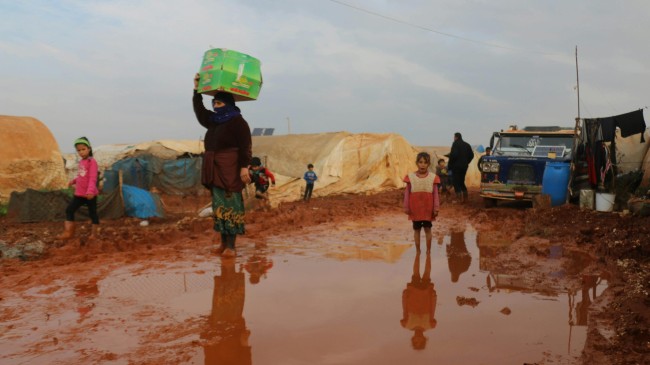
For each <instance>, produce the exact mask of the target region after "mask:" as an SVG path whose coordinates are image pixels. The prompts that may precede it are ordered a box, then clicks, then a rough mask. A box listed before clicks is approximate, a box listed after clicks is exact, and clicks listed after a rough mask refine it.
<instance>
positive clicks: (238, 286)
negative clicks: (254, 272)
mask: <svg viewBox="0 0 650 365" xmlns="http://www.w3.org/2000/svg"><path fill="white" fill-rule="evenodd" d="M244 288H245V283H244V272H243V270H240V271H239V272H238V271H237V269H236V267H235V260H234V259H223V260H221V276H215V277H214V292H213V295H212V311H211V312H210V317H209V319H208V329H207V330H206V331H204V332H203V333H202V334H201V338H202V339H205V340H207V344H206V345H205V346H204V348H203V349H204V353H205V364H206V365H216V364H242V365H243V364H252V358H251V347H250V346H249V345H248V337H249V336H250V331H249V330H248V329H247V328H246V321H245V320H244V317H243V313H244V296H245V295H244Z"/></svg>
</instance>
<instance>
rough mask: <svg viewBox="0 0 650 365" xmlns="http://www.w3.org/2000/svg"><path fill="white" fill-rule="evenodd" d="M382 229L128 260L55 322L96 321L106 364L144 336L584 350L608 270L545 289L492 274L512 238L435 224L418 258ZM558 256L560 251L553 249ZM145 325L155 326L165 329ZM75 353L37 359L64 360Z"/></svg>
mask: <svg viewBox="0 0 650 365" xmlns="http://www.w3.org/2000/svg"><path fill="white" fill-rule="evenodd" d="M382 225H383V223H381V222H377V224H374V223H371V224H367V223H364V224H363V225H359V224H357V223H354V222H351V223H349V224H347V225H343V226H340V227H337V228H336V229H334V230H324V229H323V230H320V231H314V232H310V233H308V234H305V235H302V236H289V237H284V238H275V239H273V240H272V241H271V242H270V243H269V244H268V246H265V247H263V248H255V249H253V248H249V249H245V250H242V252H240V253H241V256H240V257H237V259H230V260H225V259H224V260H220V259H218V258H215V257H210V258H209V261H202V262H201V261H199V262H176V263H174V264H173V265H166V266H162V267H160V268H158V269H155V270H151V269H149V270H141V269H139V268H138V267H136V266H133V267H126V268H123V269H121V270H119V271H116V272H114V273H113V274H112V275H111V276H109V277H107V278H104V279H102V280H99V281H98V282H97V283H96V286H95V285H90V286H88V287H85V286H82V287H77V288H75V289H74V294H72V293H67V295H74V296H75V298H77V302H78V303H79V304H78V306H77V307H76V308H74V309H73V310H70V311H69V312H65V313H61V314H60V315H59V316H58V322H51V323H50V325H49V329H50V330H55V328H52V327H56V323H58V325H59V326H61V325H63V326H78V325H80V324H81V323H83V322H84V321H91V320H92V321H95V323H98V324H97V325H94V327H95V329H94V330H93V331H89V332H87V333H84V334H83V335H81V336H80V338H79V342H80V344H82V345H81V346H82V347H85V348H86V349H85V350H83V351H99V352H103V353H106V354H109V356H106V358H105V361H104V362H102V363H107V364H121V363H124V364H126V363H132V362H129V361H127V359H126V358H125V357H122V356H121V355H122V354H129V353H130V354H131V355H129V357H130V358H131V360H133V359H134V356H135V357H136V358H137V355H133V352H134V351H135V352H137V351H142V350H138V348H139V347H142V345H146V344H147V342H150V343H164V345H165V346H171V345H170V344H173V343H174V342H175V341H176V342H178V341H187V342H192V343H194V344H195V346H193V347H192V349H191V350H190V354H189V356H186V357H185V358H184V359H183V361H182V362H181V363H183V364H206V365H208V364H210V365H213V364H214V365H216V364H398V363H407V364H408V363H412V364H422V363H437V364H503V365H507V364H517V365H521V364H523V363H526V362H528V363H533V362H535V361H539V360H541V359H547V360H553V361H554V362H555V363H561V362H562V361H567V360H569V359H571V358H575V357H578V356H580V352H581V350H582V348H583V346H584V341H585V336H586V324H587V309H588V307H589V305H590V303H591V301H593V299H594V298H595V297H597V296H599V295H600V294H601V293H602V291H603V290H604V288H605V287H606V281H605V280H602V279H600V278H598V277H589V278H585V280H584V282H585V286H584V287H583V289H582V290H581V291H579V292H576V293H567V292H566V291H561V290H558V288H552V287H550V288H549V287H546V288H537V287H534V286H533V285H530V284H528V283H526V282H525V280H522V279H520V278H518V277H517V276H512V275H503V274H500V273H499V272H494V271H491V270H490V261H489V258H490V257H491V256H493V255H495V254H496V253H497V252H498V251H499V250H501V249H503V248H504V247H506V246H507V245H508V244H509V242H508V241H507V240H505V239H503V238H501V237H500V235H499V234H498V233H495V232H482V233H481V234H477V232H476V231H474V230H473V229H472V228H471V227H470V226H467V227H466V228H465V230H464V231H460V232H437V234H436V237H434V242H433V245H432V246H433V247H432V250H431V253H430V254H426V253H425V251H424V243H423V247H422V248H423V250H422V253H421V254H416V252H415V250H414V248H413V245H412V243H409V242H410V241H411V240H412V237H411V236H412V233H411V231H410V230H405V229H402V228H400V229H399V230H397V229H395V230H390V229H385V228H383V229H380V228H379V227H381V226H382ZM384 227H385V226H384ZM477 236H478V237H477ZM558 255H559V256H562V255H563V253H562V252H561V250H559V251H558V250H557V249H555V250H553V249H552V250H551V252H550V253H549V257H548V258H544V259H549V260H552V259H554V258H557V257H559V256H558ZM575 262H576V265H582V264H583V260H580V259H576V260H575ZM571 271H572V270H571V268H568V269H567V271H566V272H559V273H556V275H570V274H571ZM61 295H65V290H63V289H62V291H61ZM84 298H86V300H84ZM39 320H40V321H42V320H43V319H39ZM62 321H63V322H62ZM138 322H140V323H143V322H146V323H151V324H154V323H155V324H156V327H155V328H156V329H157V330H156V331H158V333H149V332H150V330H148V329H146V326H145V329H142V328H139V326H138V324H137V323H138ZM62 323H63V324H62ZM75 323H76V324H75ZM35 325H36V324H35ZM165 326H168V328H170V333H172V332H173V335H171V336H169V337H170V338H166V337H165V331H164V328H166V327H165ZM179 327H181V328H185V330H182V331H180V332H179V330H178V328H179ZM41 328H48V326H44V327H41ZM171 328H174V331H171ZM161 329H162V330H161ZM16 330H17V329H16ZM143 332H147V333H143ZM14 334H15V333H14ZM25 335H31V336H34V333H33V331H32V332H30V331H26V332H25ZM40 336H44V335H43V334H42V333H41V334H40ZM25 341H26V340H25ZM20 342H21V341H19V340H16V341H15V342H14V344H13V345H12V346H14V347H13V349H14V350H9V349H8V348H5V346H0V349H1V350H2V351H3V352H4V353H5V355H4V356H3V357H0V359H2V363H3V364H22V363H31V362H30V361H29V356H30V353H29V351H23V352H20V351H18V352H15V351H16V350H15V349H16V347H15V346H16V344H17V343H18V344H20ZM77 346H80V345H77ZM154 348H155V347H154ZM163 348H164V346H163ZM5 350H6V352H5ZM79 351H80V350H79V349H77V350H75V349H74V346H73V348H72V349H68V350H67V353H66V351H65V350H64V352H63V353H59V354H58V355H57V353H56V351H55V350H52V351H50V354H49V355H47V356H45V357H39V356H36V357H35V359H34V358H32V360H34V361H36V362H34V363H40V360H43V359H45V358H47V359H57V358H58V360H59V361H63V363H65V360H66V359H68V360H70V359H72V358H74V356H76V355H74V353H75V352H76V353H79ZM161 351H164V350H161ZM12 352H13V354H14V355H13V356H12V355H10V354H11V353H12ZM52 356H53V357H52ZM143 356H145V354H143Z"/></svg>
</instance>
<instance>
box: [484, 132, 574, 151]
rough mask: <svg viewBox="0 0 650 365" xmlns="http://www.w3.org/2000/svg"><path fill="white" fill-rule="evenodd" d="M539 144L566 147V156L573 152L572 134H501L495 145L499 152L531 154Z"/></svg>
mask: <svg viewBox="0 0 650 365" xmlns="http://www.w3.org/2000/svg"><path fill="white" fill-rule="evenodd" d="M537 146H559V147H564V148H565V150H564V151H565V152H564V156H567V155H568V154H570V153H571V148H572V147H573V136H572V135H544V134H535V135H532V134H527V135H522V134H516V135H513V134H501V135H500V137H499V139H498V141H497V144H496V146H495V152H496V153H497V154H501V155H503V154H516V155H521V154H524V155H526V154H527V155H530V154H532V152H533V150H534V149H535V147H537Z"/></svg>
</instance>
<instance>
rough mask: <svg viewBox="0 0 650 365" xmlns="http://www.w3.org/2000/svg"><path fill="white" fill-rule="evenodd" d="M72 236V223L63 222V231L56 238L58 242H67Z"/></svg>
mask: <svg viewBox="0 0 650 365" xmlns="http://www.w3.org/2000/svg"><path fill="white" fill-rule="evenodd" d="M73 236H74V222H72V221H65V222H64V231H63V233H61V234H60V235H58V236H57V237H56V239H59V240H69V239H70V238H72V237H73Z"/></svg>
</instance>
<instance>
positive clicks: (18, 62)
mask: <svg viewBox="0 0 650 365" xmlns="http://www.w3.org/2000/svg"><path fill="white" fill-rule="evenodd" d="M649 35H650V2H649V1H647V0H638V1H612V0H576V1H548V0H539V1H536V0H530V1H520V0H489V1H488V0H472V1H467V0H448V1H437V0H428V1H425V0H342V1H334V0H273V1H271V0H186V1H182V2H180V1H167V0H124V1H122V0H116V1H92V0H77V1H50V0H47V1H37V0H31V1H14V0H0V80H1V85H2V87H1V89H2V90H1V91H0V114H4V115H26V116H32V117H36V118H38V119H39V120H41V121H42V122H44V123H45V124H46V125H47V126H48V127H49V128H50V130H51V131H52V133H53V134H54V136H55V138H56V139H57V141H58V142H59V145H60V147H61V149H62V150H63V151H64V152H70V151H72V147H71V146H70V145H71V143H72V141H73V140H74V139H75V138H76V137H78V136H80V135H85V136H88V137H89V138H90V140H91V142H93V144H95V145H101V144H110V143H137V142H143V141H149V140H155V139H198V138H200V137H201V136H202V135H203V129H202V127H200V126H199V125H198V123H197V122H196V120H195V118H194V114H193V112H192V107H191V92H192V90H191V89H192V78H193V75H194V74H195V73H196V72H197V71H198V69H199V66H200V64H201V60H202V57H203V53H204V52H205V51H206V50H208V49H210V48H229V49H233V50H237V51H240V52H243V53H247V54H249V55H252V56H254V57H256V58H259V59H260V60H261V61H262V74H263V77H264V85H263V87H262V91H261V93H260V97H259V99H258V100H257V101H252V102H242V103H240V104H239V106H240V107H241V108H242V111H243V115H244V117H245V118H246V119H247V120H248V122H249V124H250V125H251V128H254V127H267V128H268V127H273V128H276V134H286V133H288V132H289V125H290V132H291V133H292V134H298V133H320V132H331V131H342V130H345V131H349V132H353V133H359V132H373V133H387V132H394V133H399V134H401V135H403V136H404V137H405V138H406V139H407V140H408V141H409V142H411V143H412V144H414V145H448V144H450V143H451V140H452V135H453V133H454V132H456V131H459V132H462V133H463V135H464V136H465V139H466V140H468V141H469V142H470V143H472V144H481V143H482V144H486V143H487V142H488V140H489V136H490V133H491V132H492V131H493V130H498V129H501V128H505V127H507V126H508V125H510V124H517V125H519V126H525V125H563V126H572V125H573V123H574V122H573V120H574V118H575V117H576V116H577V113H578V99H577V93H576V90H575V86H576V64H575V47H576V46H577V47H578V66H579V76H580V100H581V102H580V113H581V116H582V117H606V116H611V115H617V114H622V113H626V112H629V111H632V110H636V109H639V108H643V107H646V106H650V83H649V81H650V46H649V45H648V36H649ZM208 100H209V98H208V97H205V101H206V105H209V103H208V102H207V101H208ZM645 115H646V119H648V115H649V114H648V110H645ZM68 146H70V147H69V148H68Z"/></svg>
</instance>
